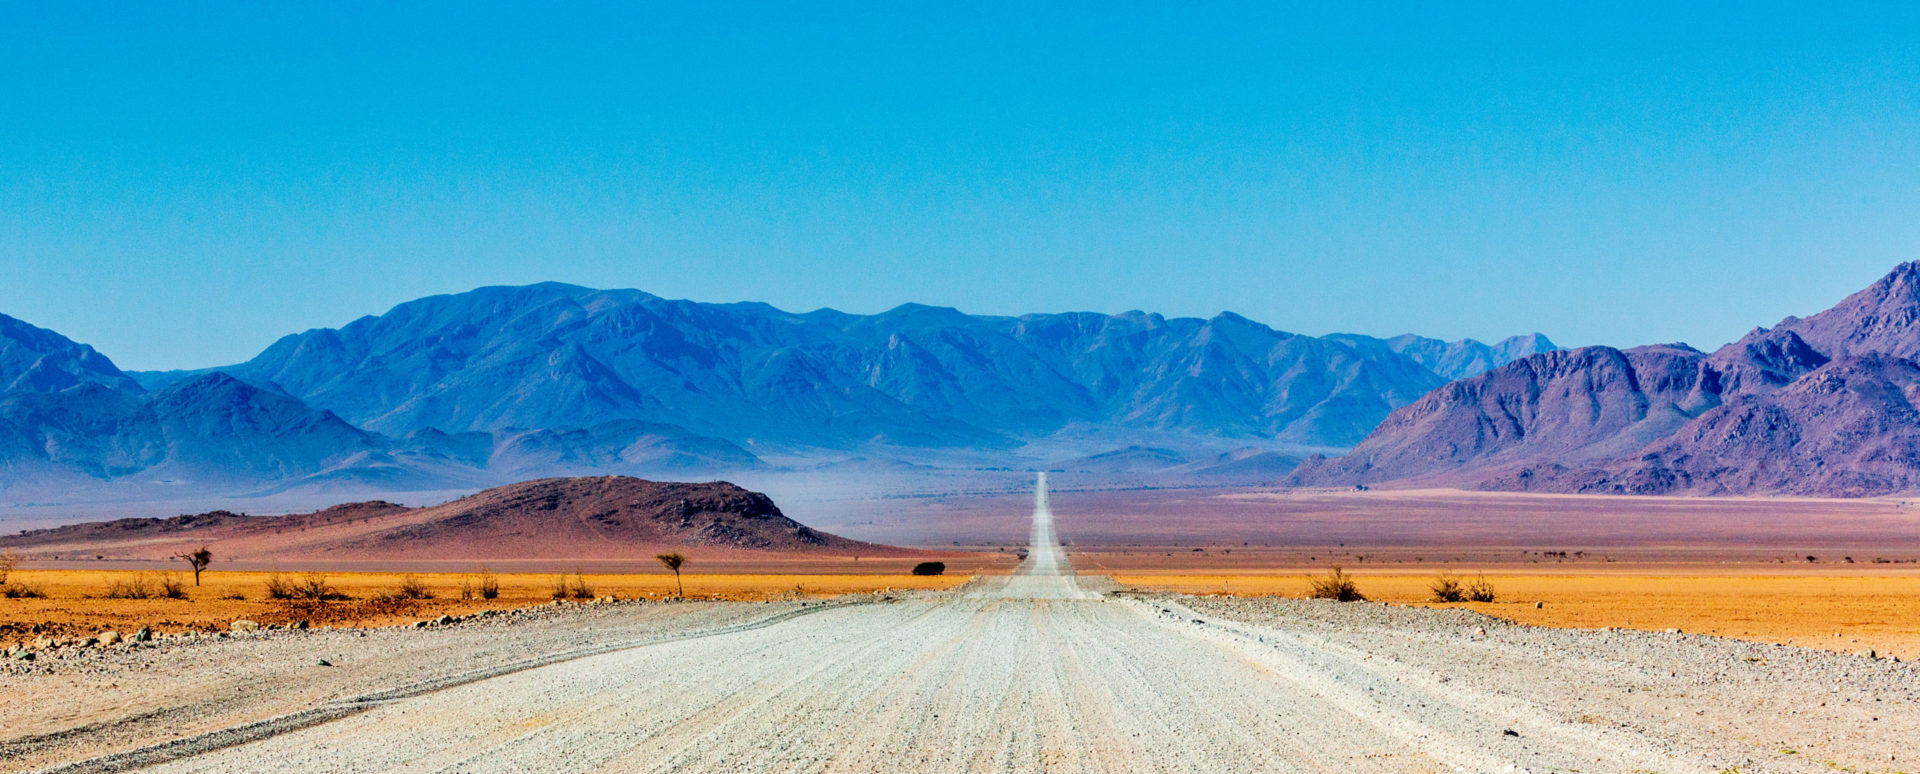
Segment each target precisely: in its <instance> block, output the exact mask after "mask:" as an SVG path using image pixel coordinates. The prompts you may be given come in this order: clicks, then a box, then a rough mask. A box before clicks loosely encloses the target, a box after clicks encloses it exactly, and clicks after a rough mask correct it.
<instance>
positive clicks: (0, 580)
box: [0, 551, 20, 586]
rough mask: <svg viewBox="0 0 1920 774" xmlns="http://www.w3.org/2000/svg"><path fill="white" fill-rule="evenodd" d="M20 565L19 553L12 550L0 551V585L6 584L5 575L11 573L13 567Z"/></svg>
mask: <svg viewBox="0 0 1920 774" xmlns="http://www.w3.org/2000/svg"><path fill="white" fill-rule="evenodd" d="M19 566H20V555H19V554H16V553H14V552H12V551H7V552H5V553H0V586H6V585H7V576H10V575H12V574H13V568H15V567H19Z"/></svg>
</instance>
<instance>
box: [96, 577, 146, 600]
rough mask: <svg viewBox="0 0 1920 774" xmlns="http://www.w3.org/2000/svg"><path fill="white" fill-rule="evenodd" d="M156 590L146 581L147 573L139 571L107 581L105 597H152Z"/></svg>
mask: <svg viewBox="0 0 1920 774" xmlns="http://www.w3.org/2000/svg"><path fill="white" fill-rule="evenodd" d="M155 593H156V590H155V589H154V587H153V585H152V584H151V583H149V582H148V580H147V574H146V573H144V572H143V573H140V574H139V575H135V576H133V577H131V578H115V579H113V580H112V581H111V582H109V583H107V594H106V597H107V599H152V598H153V597H154V596H155Z"/></svg>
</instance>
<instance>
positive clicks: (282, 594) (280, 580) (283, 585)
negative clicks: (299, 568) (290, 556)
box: [267, 572, 293, 599]
mask: <svg viewBox="0 0 1920 774" xmlns="http://www.w3.org/2000/svg"><path fill="white" fill-rule="evenodd" d="M267 599H293V581H291V580H289V579H288V578H287V576H285V575H281V574H280V573H278V572H276V573H274V574H272V575H269V576H267Z"/></svg>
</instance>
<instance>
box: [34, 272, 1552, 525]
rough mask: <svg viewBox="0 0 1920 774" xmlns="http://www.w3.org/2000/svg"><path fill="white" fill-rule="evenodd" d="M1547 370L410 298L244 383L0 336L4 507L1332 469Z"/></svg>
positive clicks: (1316, 340) (1500, 356) (1042, 322)
mask: <svg viewBox="0 0 1920 774" xmlns="http://www.w3.org/2000/svg"><path fill="white" fill-rule="evenodd" d="M1553 349H1554V345H1553V344H1552V343H1551V342H1549V341H1547V340H1546V338H1545V337H1543V336H1540V335H1538V334H1534V335H1531V336H1522V337H1515V338H1512V339H1508V340H1505V341H1502V342H1499V343H1497V344H1493V345H1487V344H1482V343H1480V342H1475V341H1471V340H1465V341H1458V342H1451V343H1449V342H1442V341H1438V340H1435V339H1426V338H1421V337H1417V336H1400V337H1395V338H1391V339H1377V338H1372V337H1366V336H1356V335H1346V334H1337V335H1332V336H1324V337H1314V336H1304V335H1298V334H1291V333H1286V332H1283V331H1278V330H1274V329H1272V328H1269V327H1267V326H1265V325H1261V324H1259V323H1257V322H1254V321H1251V320H1248V319H1246V318H1244V317H1240V316H1238V315H1234V314H1231V313H1227V314H1221V315H1219V316H1216V317H1213V318H1211V319H1195V318H1167V317H1162V316H1160V315H1157V314H1148V313H1143V312H1128V313H1124V314H1116V315H1108V314H1093V313H1066V314H1033V315H1024V316H1019V317H995V316H979V315H968V314H964V313H961V312H959V311H956V310H953V309H947V308H939V307H929V306H921V305H914V304H909V305H905V306H901V307H898V308H895V309H892V310H889V311H887V312H883V313H880V314H874V315H855V314H847V313H843V312H838V311H834V310H831V309H822V310H818V311H813V312H806V313H791V312H786V311H782V310H780V309H776V308H774V307H771V306H768V305H765V304H757V303H737V304H708V303H696V302H691V301H680V300H669V299H664V298H660V297H657V296H652V295H649V294H646V293H643V292H640V291H636V290H596V289H591V288H583V287H577V286H572V285H564V284H557V283H543V284H538V285H530V286H523V287H488V288H481V289H478V290H474V291H471V292H467V293H460V294H455V295H445V296H433V297H428V298H422V299H419V300H415V301H411V302H408V303H404V304H401V305H399V306H397V307H395V308H394V309H392V310H391V311H389V312H387V313H386V314H383V315H379V316H369V317H363V318H361V319H359V320H355V321H353V322H351V323H349V324H347V325H345V326H342V327H340V328H327V329H317V330H310V331H306V332H304V333H297V334H293V335H289V336H286V337H284V338H282V339H280V340H279V341H277V342H275V343H274V344H273V345H272V346H270V347H268V348H267V349H266V350H265V351H263V352H261V353H260V354H259V355H258V356H257V357H254V358H253V359H251V360H248V361H246V362H244V363H239V364H236V365H233V366H229V367H224V368H217V369H207V370H201V371H170V372H146V373H125V372H122V371H121V370H120V369H118V368H116V367H115V366H114V365H113V363H112V362H111V361H110V360H109V359H108V358H107V357H105V356H104V355H101V354H100V353H98V352H96V351H94V350H93V349H92V348H91V347H88V346H85V345H82V344H78V343H75V342H72V341H70V340H68V339H66V338H65V337H62V336H60V335H59V334H56V333H53V332H51V331H47V330H43V329H40V328H36V327H33V326H31V325H28V324H26V323H23V322H20V321H18V320H14V319H12V318H9V317H5V316H0V385H3V386H4V389H0V492H7V491H8V490H13V492H15V493H30V494H31V495H32V496H34V497H40V498H43V499H45V498H52V499H55V500H57V499H59V498H61V497H65V496H68V495H69V494H70V493H73V492H82V491H85V490H88V489H90V488H98V487H101V486H115V485H127V486H131V485H143V486H157V485H169V486H188V487H209V488H212V489H216V490H220V491H229V492H254V491H258V492H267V491H277V490H282V489H285V488H288V487H307V488H313V487H329V486H339V487H342V488H354V489H358V490H372V491H382V490H387V491H402V490H407V489H419V488H462V487H472V486H480V485H484V484H488V483H495V482H498V481H502V480H509V479H517V478H524V477H527V476H530V475H547V474H569V473H582V472H589V471H600V472H622V473H634V474H651V475H693V474H696V473H702V474H703V473H718V472H726V471H734V470H745V469H753V468H764V467H766V466H768V465H769V464H779V465H791V464H795V463H796V461H810V460H845V459H859V460H887V459H889V458H891V457H893V456H896V453H908V454H909V455H910V456H914V457H915V458H916V459H925V458H927V455H929V454H932V455H935V456H936V457H937V455H938V454H939V453H940V452H942V451H955V450H970V451H978V450H989V449H990V450H1006V451H1008V452H1009V453H1014V454H1018V453H1019V450H1021V449H1023V448H1029V447H1030V445H1031V444H1034V443H1035V442H1037V441H1040V440H1042V439H1050V438H1060V437H1071V438H1074V439H1077V441H1076V442H1077V443H1078V444H1080V445H1081V446H1082V447H1084V449H1085V451H1086V453H1087V454H1088V455H1089V458H1098V457H1099V453H1101V452H1107V451H1112V450H1115V449H1125V448H1138V447H1137V446H1136V445H1135V442H1136V441H1138V440H1139V439H1142V438H1151V439H1155V440H1157V441H1158V442H1160V443H1162V444H1163V445H1164V444H1167V443H1171V444H1173V445H1175V446H1179V445H1181V444H1182V443H1184V441H1185V440H1191V441H1193V442H1194V446H1195V448H1205V449H1213V450H1218V449H1219V448H1221V447H1223V446H1236V445H1237V446H1244V447H1248V448H1250V449H1265V450H1270V451H1271V450H1283V451H1284V450H1289V449H1299V450H1303V451H1312V450H1338V449H1344V448H1347V447H1350V446H1352V445H1353V444H1355V443H1357V442H1358V441H1359V440H1360V439H1362V438H1364V437H1365V436H1366V435H1367V433H1368V432H1370V431H1371V430H1372V429H1373V428H1374V427H1375V426H1376V425H1377V424H1378V423H1379V422H1380V420H1381V419H1382V418H1384V417H1385V416H1386V415H1387V414H1388V412H1390V411H1392V410H1393V409H1395V408H1397V407H1400V406H1403V405H1406V404H1408V403H1410V402H1412V401H1414V400H1416V399H1418V398H1419V397H1421V396H1422V395H1424V394H1426V393H1428V392H1429V391H1431V390H1433V389H1435V388H1437V387H1439V386H1441V385H1442V384H1445V383H1446V382H1448V381H1450V380H1453V379H1458V378H1462V377H1464V376H1472V375H1475V374H1478V373H1481V372H1483V371H1486V370H1488V369H1490V368H1493V367H1497V366H1499V365H1502V364H1504V363H1507V362H1510V361H1513V360H1515V359H1518V358H1522V357H1525V356H1527V355H1531V354H1535V353H1538V352H1544V351H1551V350H1553ZM1156 454H1157V452H1156ZM1124 456H1127V458H1128V459H1135V460H1137V459H1138V458H1139V457H1140V455H1138V454H1132V455H1124ZM1149 456H1151V455H1149ZM1250 458H1252V457H1250V455H1249V454H1248V453H1236V454H1227V455H1224V456H1222V457H1221V459H1222V460H1223V461H1224V462H1223V464H1233V465H1239V466H1242V467H1245V466H1246V465H1247V464H1248V462H1247V460H1248V459H1250ZM770 459H771V460H777V461H778V462H776V463H769V461H768V460H770ZM1287 459H1289V460H1290V459H1291V458H1287ZM1195 460H1198V461H1200V462H1202V463H1204V455H1203V456H1192V455H1186V456H1182V457H1181V458H1180V459H1178V460H1174V461H1173V463H1174V466H1176V467H1177V466H1179V465H1190V464H1191V463H1193V462H1194V461H1195ZM1129 464H1134V463H1129ZM1289 464H1290V463H1289ZM136 488H137V487H136Z"/></svg>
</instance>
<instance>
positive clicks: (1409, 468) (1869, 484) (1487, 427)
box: [1292, 263, 1920, 496]
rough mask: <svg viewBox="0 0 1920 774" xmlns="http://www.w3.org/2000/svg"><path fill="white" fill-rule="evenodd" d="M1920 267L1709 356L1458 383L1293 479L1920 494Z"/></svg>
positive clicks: (1639, 356) (1679, 350) (1537, 370)
mask: <svg viewBox="0 0 1920 774" xmlns="http://www.w3.org/2000/svg"><path fill="white" fill-rule="evenodd" d="M1916 355H1920V263H1909V264H1905V265H1902V266H1900V267H1898V268H1896V269H1895V270H1894V271H1893V273H1891V274H1889V275H1887V277H1885V278H1883V279H1882V280H1880V281H1879V282H1877V283H1875V284H1874V285H1873V286H1872V287H1869V288H1867V289H1866V290H1863V291H1861V292H1859V293H1856V294H1854V295H1853V296H1851V297H1848V298H1847V299H1846V300H1844V301H1842V302H1841V303H1840V304H1839V305H1837V306H1835V307H1834V308H1832V309H1830V310H1828V311H1825V312H1822V313H1820V314H1818V315H1814V316H1812V317H1808V318H1806V319H1799V318H1788V319H1786V320H1784V321H1782V322H1781V323H1780V325H1778V326H1776V327H1774V328H1772V329H1764V328H1763V329H1757V330H1755V331H1754V332H1752V333H1750V334H1748V335H1747V336H1746V337H1745V338H1743V339H1741V340H1740V341H1737V342H1734V343H1732V344H1729V345H1727V346H1725V347H1722V348H1721V349H1720V350H1718V351H1716V352H1714V353H1713V354H1711V355H1707V354H1704V353H1700V352H1698V351H1695V350H1692V349H1690V348H1686V347H1684V346H1661V347H1641V348H1638V349H1632V350H1625V351H1621V350H1615V349H1611V348H1608V347H1586V348H1582V349H1577V350H1572V351H1565V352H1554V353H1549V354H1545V355H1536V356H1533V357H1529V358H1525V359H1522V360H1519V361H1516V362H1513V363H1510V364H1507V365H1505V366H1501V367H1499V368H1495V369H1493V370H1491V371H1488V372H1487V373H1485V374H1481V375H1479V376H1476V377H1473V378H1470V379H1464V380H1461V381H1457V382H1454V383H1452V384H1448V385H1447V386H1445V387H1442V388H1440V389H1438V390H1435V391H1434V392H1433V393H1432V394H1429V395H1427V396H1426V397H1424V398H1422V399H1420V400H1418V401H1416V402H1414V403H1412V404H1410V405H1408V406H1406V407H1403V408H1401V409H1399V410H1397V411H1395V412H1393V414H1391V415H1390V416H1388V417H1387V419H1386V420H1385V421H1384V422H1382V423H1381V425H1380V426H1379V428H1378V429H1376V430H1375V431H1374V432H1373V433H1372V434H1371V435H1370V436H1368V437H1367V439H1366V440H1364V441H1362V442H1361V443H1360V444H1359V445H1358V446H1357V447H1355V448H1354V450H1353V451H1352V452H1351V453H1350V454H1348V455H1346V456H1345V457H1341V458H1338V459H1331V460H1328V459H1313V460H1309V461H1308V462H1307V463H1305V464H1304V465H1302V466H1301V468H1300V469H1299V470H1297V471H1296V472H1295V473H1294V475H1293V476H1292V481H1293V482H1294V483H1298V484H1304V485H1330V484H1332V485H1343V484H1357V483H1372V482H1379V481H1391V480H1424V481H1430V482H1434V483H1450V484H1466V485H1474V486H1481V487H1486V488H1494V489H1522V490H1534V491H1552V492H1596V493H1633V494H1661V493H1669V492H1691V493H1701V494H1729V493H1789V494H1806V495H1843V496H1858V495H1871V494H1884V493H1891V492H1902V491H1910V490H1912V489H1915V488H1916V487H1920V414H1916V410H1915V408H1914V397H1915V394H1916V393H1915V389H1914V385H1915V380H1914V374H1915V373H1916V368H1917V366H1916V365H1915V363H1914V361H1913V359H1912V358H1914V357H1915V356H1916Z"/></svg>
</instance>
